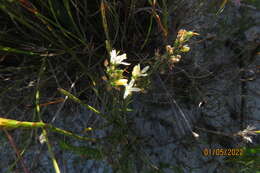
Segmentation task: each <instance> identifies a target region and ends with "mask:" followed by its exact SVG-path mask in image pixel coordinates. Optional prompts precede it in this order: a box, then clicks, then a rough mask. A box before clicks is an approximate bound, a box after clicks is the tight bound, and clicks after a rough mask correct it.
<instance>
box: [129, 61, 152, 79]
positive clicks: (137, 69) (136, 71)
mask: <svg viewBox="0 0 260 173" xmlns="http://www.w3.org/2000/svg"><path fill="white" fill-rule="evenodd" d="M148 69H149V66H146V67H144V68H143V69H142V70H141V67H140V64H138V65H136V66H134V69H133V71H132V76H133V77H134V78H137V77H140V76H147V73H146V72H147V71H148Z"/></svg>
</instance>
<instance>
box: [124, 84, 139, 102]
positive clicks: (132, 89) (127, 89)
mask: <svg viewBox="0 0 260 173" xmlns="http://www.w3.org/2000/svg"><path fill="white" fill-rule="evenodd" d="M134 82H135V81H134V80H133V79H132V80H131V81H130V83H129V84H127V85H125V93H124V99H126V97H127V96H129V95H131V94H132V92H139V91H141V89H140V88H135V87H133V86H134Z"/></svg>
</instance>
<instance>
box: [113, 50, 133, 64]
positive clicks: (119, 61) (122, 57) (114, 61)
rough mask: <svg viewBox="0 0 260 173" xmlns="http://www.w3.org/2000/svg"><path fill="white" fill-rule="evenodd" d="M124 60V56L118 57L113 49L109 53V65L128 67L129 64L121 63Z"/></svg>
mask: <svg viewBox="0 0 260 173" xmlns="http://www.w3.org/2000/svg"><path fill="white" fill-rule="evenodd" d="M125 59H126V54H125V53H124V54H122V55H118V53H117V52H116V50H115V49H113V50H112V51H111V52H110V62H111V64H114V65H118V64H123V65H130V64H129V63H126V62H123V60H125Z"/></svg>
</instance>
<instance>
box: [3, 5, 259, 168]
mask: <svg viewBox="0 0 260 173" xmlns="http://www.w3.org/2000/svg"><path fill="white" fill-rule="evenodd" d="M168 3H169V2H167V1H166V0H162V1H158V2H157V1H156V0H149V1H126V2H121V1H105V0H99V1H95V2H90V1H72V0H63V1H56V0H55V1H51V0H47V1H41V0H37V1H34V2H32V1H30V0H3V1H1V3H0V10H1V11H0V14H1V15H2V17H0V21H1V23H0V25H1V26H3V27H2V29H1V31H0V55H1V57H0V68H1V69H0V78H1V83H0V89H1V91H0V98H1V101H0V104H1V105H6V106H5V107H4V108H3V109H2V110H1V116H3V117H0V128H1V129H2V130H3V131H4V133H5V135H6V136H7V137H8V140H9V142H10V144H11V146H12V148H13V149H14V150H15V152H16V156H17V158H18V161H20V163H21V165H22V168H23V171H24V172H29V170H28V168H27V166H26V164H25V163H24V161H23V159H22V153H21V152H20V151H19V149H18V147H17V145H16V144H15V142H14V140H13V137H12V135H11V134H10V132H9V130H13V129H18V128H26V129H27V132H24V133H25V136H26V140H27V141H26V142H28V144H29V143H31V140H32V139H31V138H32V136H34V137H36V138H40V142H41V143H42V144H45V143H46V144H47V147H48V151H49V154H50V157H51V160H52V163H53V167H54V169H55V172H57V173H58V172H61V171H60V167H59V164H58V161H57V158H56V157H55V152H54V147H53V145H52V142H50V138H52V134H53V133H57V134H59V135H61V136H67V138H66V139H68V140H67V141H62V140H57V142H58V143H59V147H60V148H61V149H62V150H68V151H72V152H74V153H76V154H79V155H81V156H82V155H87V156H88V158H89V159H95V160H107V161H108V162H109V163H110V164H111V167H112V168H113V170H114V171H121V172H131V169H132V168H133V167H134V160H135V158H134V157H135V154H136V153H138V149H136V146H138V145H140V143H141V142H140V140H139V139H138V136H136V135H135V133H134V129H131V128H129V123H130V119H129V117H128V116H129V112H131V111H132V108H131V103H132V102H133V95H134V93H143V94H145V93H147V92H148V89H149V87H150V85H151V83H152V76H153V75H154V74H165V73H167V72H169V71H172V70H173V69H174V68H175V67H176V66H177V65H178V64H179V63H180V62H181V61H182V60H183V59H184V58H185V54H186V53H188V52H189V51H190V50H191V47H190V45H189V42H190V40H191V39H192V37H194V36H199V34H198V33H197V32H195V31H188V30H185V29H182V28H181V29H178V30H177V31H175V32H176V37H175V38H172V40H171V43H167V40H169V37H170V36H169V35H170V33H169V32H170V28H169V25H168V21H167V20H168V17H169V9H168V7H167V4H168ZM177 4H178V3H177ZM222 6H223V7H224V6H225V4H222ZM158 38H159V39H158ZM158 40H160V42H159V43H160V46H158V47H157V44H155V42H158ZM151 47H153V48H154V50H155V49H156V51H155V53H154V52H153V50H151ZM118 50H122V51H118ZM124 52H126V53H124ZM137 55H140V56H137ZM63 96H64V97H63ZM93 97H95V98H96V102H95V103H93V102H92V98H93ZM107 99H109V101H108V102H107ZM67 100H72V101H74V102H75V103H77V104H79V105H81V106H83V107H85V108H87V109H88V110H90V111H92V112H93V113H94V114H96V115H97V116H99V117H100V118H101V119H102V120H103V122H102V123H103V124H102V127H98V128H100V129H102V128H103V129H105V128H107V127H109V130H108V131H109V133H108V134H109V135H107V136H105V137H102V138H96V137H89V136H87V135H86V134H85V133H82V134H77V133H76V132H71V131H70V130H67V129H63V128H58V126H56V125H55V123H56V122H57V121H58V120H56V117H51V118H46V117H44V116H42V115H43V113H44V111H45V110H46V109H45V108H46V107H48V106H50V105H56V104H58V103H65V102H66V101H67ZM60 108H62V107H60ZM101 108H102V109H101ZM20 110H25V111H24V113H23V115H22V116H20V115H17V112H19V111H20ZM82 128H84V132H88V131H95V129H98V128H96V127H82ZM28 129H29V130H28ZM35 129H36V130H35ZM37 129H38V130H39V131H37ZM38 132H40V133H38ZM255 133H258V131H256V132H255ZM192 135H193V136H195V137H199V135H198V134H197V133H195V132H193V131H192ZM243 137H244V138H246V137H247V136H245V135H244V136H243ZM70 139H76V140H81V141H85V142H86V145H84V146H74V145H72V144H70V143H69V142H68V141H69V140H70ZM246 139H248V138H246ZM249 139H251V138H249ZM249 139H248V140H249ZM89 143H91V144H96V147H91V146H90V145H88V144H89ZM108 144H109V145H108ZM132 153H134V154H132ZM15 164H17V163H16V161H15ZM15 164H14V165H15ZM150 167H152V166H150ZM12 169H13V168H12V166H10V170H11V171H12Z"/></svg>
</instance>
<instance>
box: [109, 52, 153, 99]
mask: <svg viewBox="0 0 260 173" xmlns="http://www.w3.org/2000/svg"><path fill="white" fill-rule="evenodd" d="M125 59H127V57H126V54H125V53H124V54H122V55H119V53H118V52H117V51H116V50H114V49H113V50H112V51H111V52H110V66H108V67H107V72H108V75H109V77H110V79H111V81H112V82H111V84H112V86H121V85H123V86H124V87H125V92H124V99H126V98H127V97H128V96H130V95H131V94H132V92H140V91H141V89H140V88H137V87H135V82H136V79H138V78H140V77H143V76H147V73H146V72H147V71H148V69H149V66H146V67H144V68H143V69H141V67H140V64H138V65H136V66H134V68H133V71H132V77H131V80H130V82H129V81H128V79H125V78H124V76H123V71H122V70H118V69H117V66H118V65H120V64H122V65H130V63H127V62H123V61H124V60H125Z"/></svg>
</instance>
